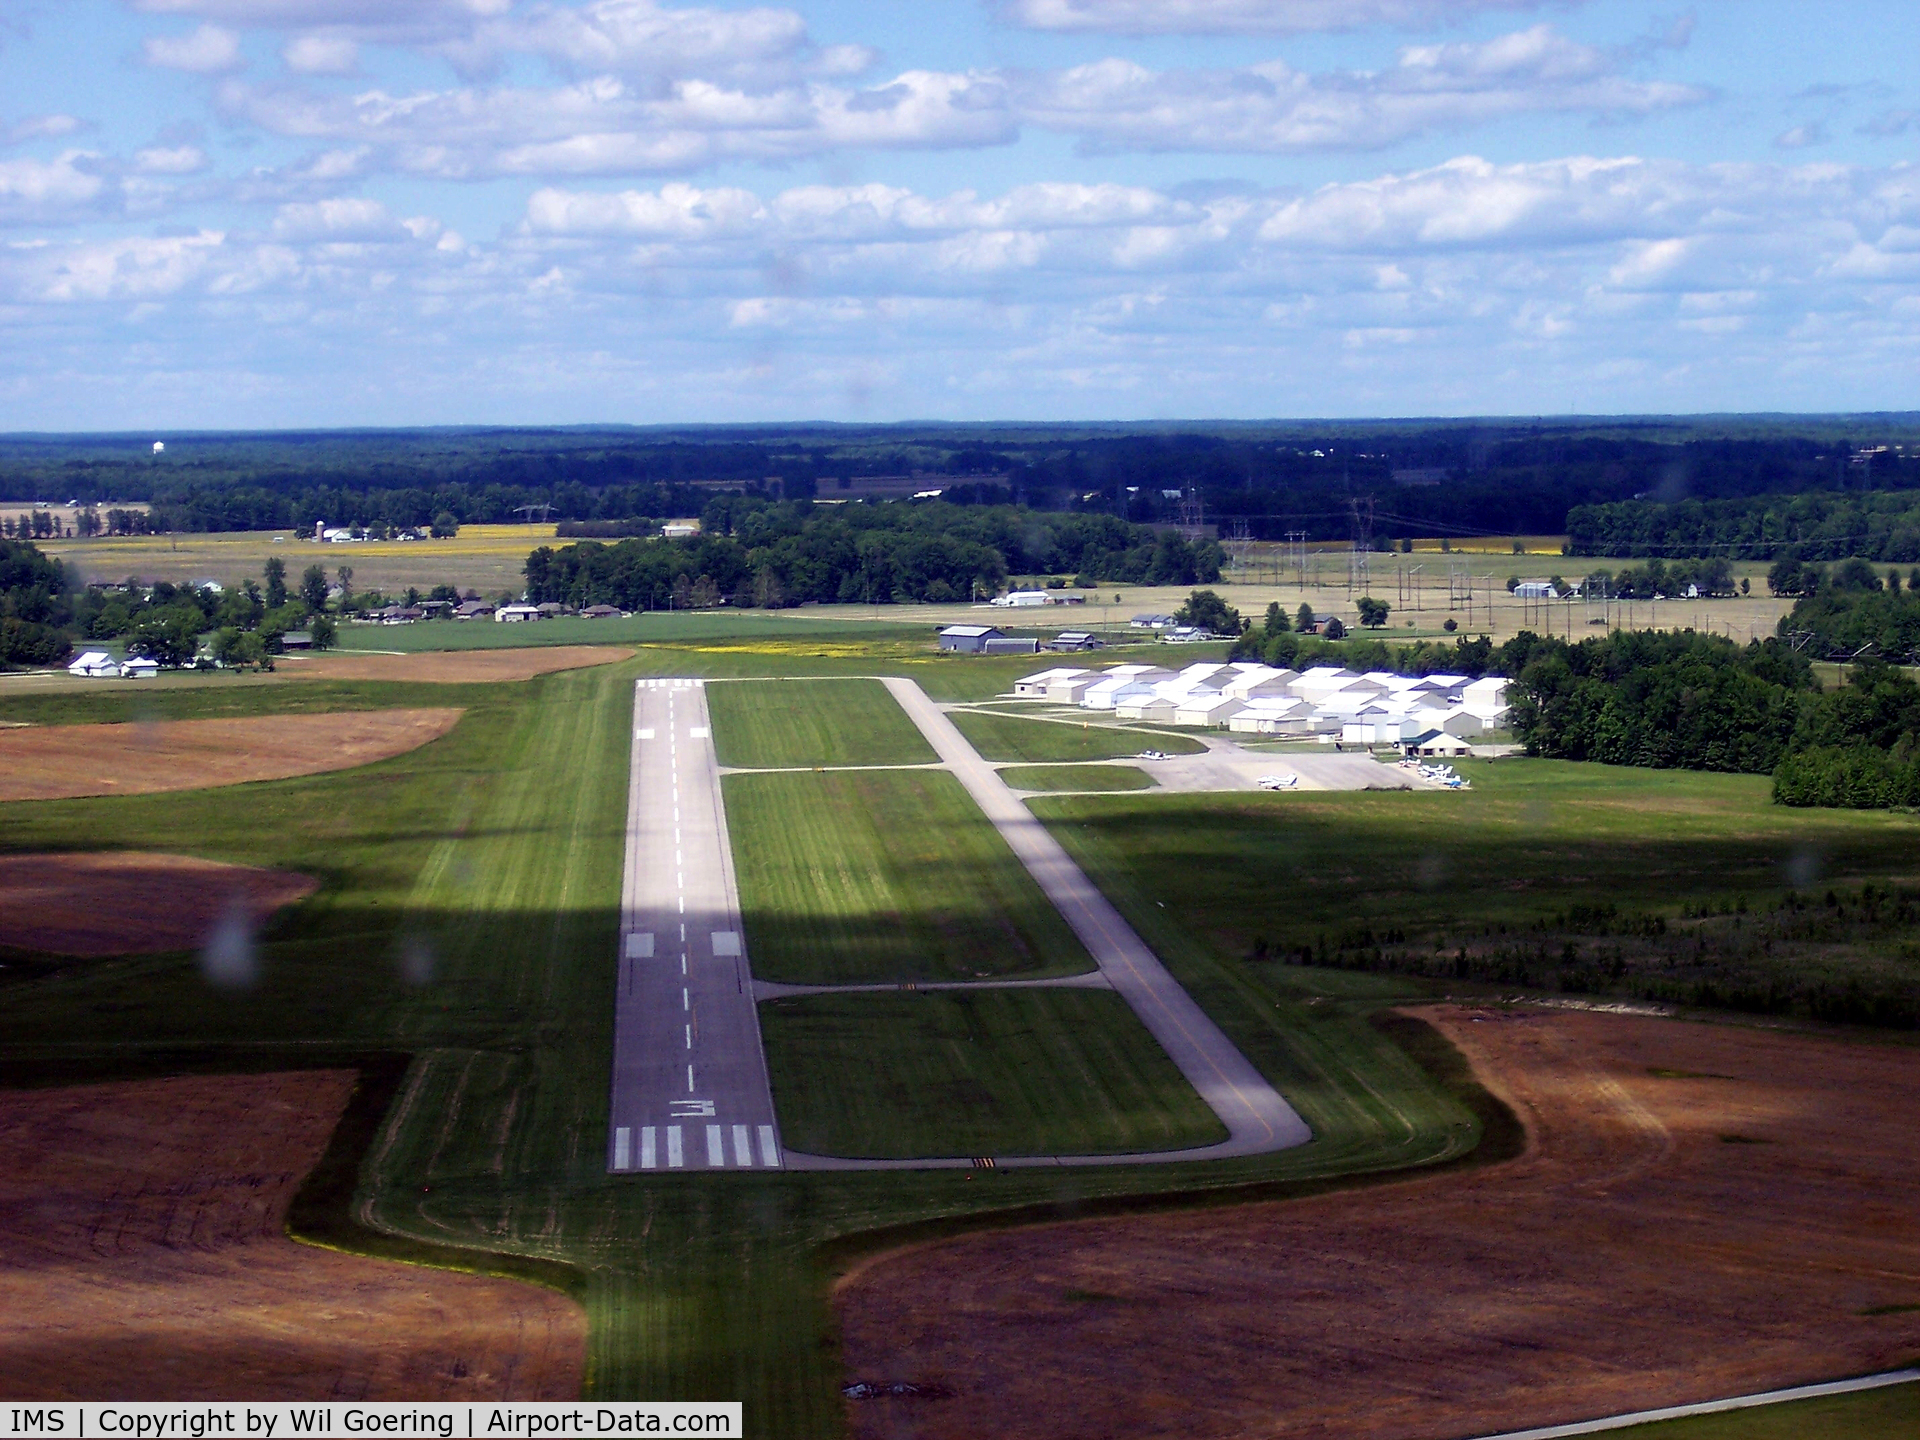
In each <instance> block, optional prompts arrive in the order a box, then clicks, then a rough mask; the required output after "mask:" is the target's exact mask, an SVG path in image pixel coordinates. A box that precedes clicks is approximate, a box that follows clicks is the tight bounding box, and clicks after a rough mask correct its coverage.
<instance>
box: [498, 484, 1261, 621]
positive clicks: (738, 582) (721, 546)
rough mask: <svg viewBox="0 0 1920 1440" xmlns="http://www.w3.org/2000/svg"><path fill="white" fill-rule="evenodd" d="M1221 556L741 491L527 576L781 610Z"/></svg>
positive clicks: (935, 513)
mask: <svg viewBox="0 0 1920 1440" xmlns="http://www.w3.org/2000/svg"><path fill="white" fill-rule="evenodd" d="M1224 559H1225V556H1224V554H1223V553H1222V551H1221V549H1220V547H1219V546H1218V545H1217V544H1215V543H1213V542H1212V541H1201V542H1199V543H1197V544H1196V543H1192V542H1189V541H1188V540H1186V539H1184V538H1183V537H1181V536H1180V535H1178V534H1174V533H1172V532H1168V531H1158V532H1156V531H1155V530H1154V529H1152V528H1150V527H1148V526H1145V525H1131V524H1128V523H1126V522H1125V521H1122V520H1118V519H1116V518H1114V517H1112V516H1105V515H1064V514H1053V513H1044V512H1039V511H1033V510H1029V509H1026V508H1024V507H1019V506H985V507H966V506H957V505H951V504H947V503H945V502H941V501H935V502H928V503H922V504H915V505H847V506H827V505H815V504H812V503H810V502H807V501H777V502H776V501H770V500H768V499H766V498H765V497H762V496H751V495H741V496H732V497H719V498H716V499H715V500H713V501H712V502H710V503H709V505H708V506H707V509H706V511H705V513H704V514H703V517H702V528H701V532H700V533H699V534H698V535H694V536H689V537H686V538H684V539H680V538H676V539H660V538H647V539H640V538H636V539H628V540H622V541H618V542H617V543H614V544H603V543H600V542H597V541H592V540H582V541H577V542H575V543H574V544H571V545H565V546H561V547H559V548H558V549H556V548H554V547H552V546H544V545H543V546H541V547H540V548H538V549H536V550H535V551H534V552H533V553H532V554H531V555H530V556H528V557H527V564H526V577H527V598H528V599H529V600H531V601H533V602H535V603H543V602H548V601H552V602H556V603H559V604H564V605H595V604H607V605H618V606H619V607H620V608H622V609H625V610H645V609H652V610H665V609H683V608H699V607H703V606H708V605H715V604H718V603H720V602H721V601H722V600H723V599H724V600H726V601H728V602H729V603H732V604H736V605H741V606H752V607H756V608H780V607H783V606H789V605H798V604H803V603H807V602H843V603H846V602H851V603H872V604H891V603H896V602H900V603H906V602H915V601H932V602H936V603H938V602H945V601H954V600H968V599H973V598H982V599H984V598H987V597H990V596H992V595H995V594H998V593H999V592H1000V590H1001V589H1002V588H1004V587H1005V586H1006V584H1007V583H1008V581H1009V580H1010V579H1014V578H1018V577H1040V576H1066V575H1071V576H1073V577H1075V579H1076V581H1077V582H1080V583H1085V584H1108V583H1113V584H1133V585H1143V584H1144V585H1192V584H1204V583H1211V582H1213V581H1217V580H1218V579H1219V577H1220V567H1221V565H1222V563H1223V561H1224Z"/></svg>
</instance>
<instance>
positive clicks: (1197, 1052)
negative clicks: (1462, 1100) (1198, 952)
mask: <svg viewBox="0 0 1920 1440" xmlns="http://www.w3.org/2000/svg"><path fill="white" fill-rule="evenodd" d="M884 683H885V685H886V687H887V689H888V691H890V692H891V693H892V695H893V698H894V699H895V700H897V701H899V702H900V708H901V709H902V710H905V711H906V712H907V715H908V716H909V717H910V718H911V719H912V720H913V722H914V724H915V725H917V726H919V727H920V733H921V734H923V735H925V736H926V737H927V741H928V743H929V744H931V745H932V746H933V748H934V752H935V753H936V754H938V755H939V757H940V759H941V760H942V761H944V762H945V764H946V766H947V768H948V769H949V770H951V771H952V772H953V774H954V776H955V778H957V779H958V780H959V781H960V783H961V784H962V785H963V786H965V787H966V790H967V793H968V794H970V795H971V796H973V799H974V802H975V803H976V804H977V805H979V807H980V809H981V811H982V812H983V813H985V815H986V817H987V819H989V820H991V821H992V822H993V824H994V827H995V828H996V829H997V830H999V832H1000V834H1001V836H1002V838H1004V839H1005V840H1006V842H1007V844H1008V846H1009V847H1010V848H1011V849H1012V850H1013V853H1014V854H1015V855H1017V856H1018V857H1019V858H1020V863H1021V864H1023V865H1025V866H1026V867H1027V870H1028V873H1030V874H1031V875H1032V876H1033V878H1034V880H1035V881H1036V882H1038V884H1039V886H1040V888H1041V890H1042V891H1044V892H1045V893H1046V896H1047V898H1048V899H1049V900H1051V901H1052V902H1053V903H1054V905H1055V907H1056V908H1058V909H1059V911H1060V914H1061V916H1062V917H1063V918H1064V919H1065V920H1066V922H1067V924H1068V925H1070V926H1071V927H1072V928H1073V932H1074V934H1076V935H1078V936H1079V937H1080V941H1081V943H1082V944H1083V945H1085V946H1086V947H1087V953H1088V954H1090V955H1091V956H1092V957H1093V960H1094V963H1095V964H1096V965H1098V966H1099V967H1100V973H1101V975H1103V976H1105V977H1106V980H1107V983H1108V984H1109V985H1111V986H1112V987H1113V988H1114V989H1115V990H1117V991H1118V992H1119V993H1120V995H1121V997H1122V998H1123V999H1125V1000H1126V1002H1127V1003H1128V1004H1129V1005H1130V1006H1132V1007H1133V1011H1134V1013H1135V1014H1136V1015H1138V1016H1139V1017H1140V1020H1141V1023H1142V1024H1144V1025H1145V1026H1146V1027H1147V1030H1148V1031H1149V1032H1150V1033H1151V1034H1152V1035H1153V1038H1154V1039H1156V1040H1158V1041H1159V1042H1160V1045H1161V1047H1162V1048H1163V1049H1164V1050H1165V1051H1166V1052H1167V1054H1168V1056H1169V1057H1170V1058H1171V1059H1172V1060H1173V1063H1174V1064H1175V1065H1177V1066H1179V1068H1180V1073H1181V1074H1182V1075H1184V1076H1186V1077H1187V1082H1188V1083H1189V1084H1191V1085H1192V1086H1193V1088H1194V1089H1195V1090H1197V1091H1198V1092H1199V1094H1200V1098H1201V1099H1202V1100H1205V1101H1206V1102H1207V1104H1208V1105H1209V1106H1210V1107H1211V1108H1212V1110H1213V1113H1214V1114H1216V1115H1218V1116H1219V1117H1220V1120H1221V1122H1222V1123H1223V1124H1224V1125H1225V1126H1226V1127H1227V1138H1226V1139H1225V1140H1223V1141H1222V1142H1220V1143H1219V1144H1218V1145H1204V1146H1197V1147H1195V1148H1193V1149H1189V1150H1160V1151H1153V1152H1150V1153H1144V1154H1127V1155H1071V1156H1069V1155H1055V1156H1039V1155H1028V1156H1007V1157H1004V1158H999V1159H996V1160H995V1163H996V1164H997V1165H1000V1166H1002V1167H1007V1166H1016V1165H1138V1164H1140V1163H1142V1162H1145V1161H1151V1162H1156V1163H1159V1164H1166V1163H1168V1162H1170V1161H1177V1160H1224V1159H1230V1158H1232V1157H1235V1156H1241V1155H1264V1154H1267V1153H1269V1152H1271V1151H1274V1150H1285V1149H1289V1148H1291V1147H1292V1146H1295V1145H1304V1144H1305V1143H1306V1142H1307V1141H1309V1140H1311V1139H1312V1138H1313V1131H1312V1130H1310V1129H1309V1128H1308V1126H1307V1122H1306V1121H1304V1120H1302V1119H1301V1118H1300V1116H1299V1115H1298V1114H1297V1113H1296V1112H1295V1110H1294V1108H1293V1107H1292V1106H1291V1105H1289V1104H1288V1103H1287V1102H1286V1100H1285V1098H1284V1097H1283V1096H1282V1095H1281V1094H1280V1092H1279V1091H1278V1090H1276V1089H1274V1088H1273V1086H1272V1085H1271V1084H1270V1083H1269V1082H1268V1080H1267V1078H1266V1076H1264V1075H1262V1074H1261V1073H1260V1072H1259V1071H1258V1070H1256V1069H1255V1068H1254V1066H1253V1062H1252V1061H1250V1060H1248V1059H1247V1057H1246V1056H1245V1055H1242V1054H1241V1053H1240V1047H1239V1046H1237V1045H1235V1044H1234V1043H1233V1041H1231V1040H1229V1039H1228V1038H1227V1036H1226V1033H1225V1032H1224V1031H1222V1030H1221V1029H1220V1027H1219V1026H1218V1025H1216V1024H1214V1023H1213V1021H1212V1020H1211V1019H1210V1018H1208V1016H1207V1013H1206V1011H1204V1010H1202V1009H1201V1008H1200V1007H1199V1005H1198V1004H1196V1003H1195V1001H1194V999H1193V997H1192V996H1191V995H1189V994H1188V993H1187V992H1186V989H1185V987H1184V986H1182V985H1181V984H1180V982H1179V981H1178V980H1175V979H1174V978H1173V976H1172V975H1170V974H1168V973H1167V968H1166V966H1164V965H1162V964H1161V963H1160V957H1159V956H1157V955H1155V954H1154V953H1153V951H1152V950H1150V949H1148V948H1147V945H1146V942H1144V941H1143V940H1141V938H1140V937H1139V936H1138V935H1136V934H1135V933H1134V931H1133V927H1132V926H1131V925H1129V924H1127V922H1126V921H1125V920H1124V919H1122V918H1121V915H1120V912H1119V911H1118V910H1116V909H1114V908H1113V905H1112V903H1111V902H1110V901H1109V900H1108V899H1107V897H1106V896H1105V895H1103V894H1101V892H1100V889H1099V887H1098V886H1096V885H1095V884H1094V883H1093V882H1092V881H1091V880H1089V879H1088V878H1087V876H1086V872H1085V871H1083V870H1082V869H1081V868H1080V867H1079V866H1078V865H1077V864H1075V863H1074V861H1073V857H1072V856H1070V855H1068V854H1067V852H1066V851H1065V850H1064V849H1063V848H1062V847H1061V845H1060V842H1059V841H1058V840H1056V839H1054V838H1053V833H1052V832H1051V831H1049V830H1048V829H1047V827H1046V826H1045V825H1043V824H1041V823H1040V821H1038V820H1037V819H1035V818H1034V816H1033V812H1032V811H1030V810H1028V809H1027V807H1026V806H1025V805H1024V804H1023V803H1021V801H1020V800H1019V798H1018V797H1017V796H1015V794H1014V793H1013V791H1012V790H1011V789H1010V788H1009V787H1008V785H1007V782H1006V781H1004V780H1002V779H1001V778H1000V773H999V772H998V771H997V770H995V769H994V768H993V767H992V766H991V765H989V764H988V763H987V762H986V761H984V760H982V759H981V758H980V756H979V753H978V752H977V751H975V750H974V748H973V746H972V745H970V744H968V743H967V739H966V737H965V736H964V735H962V734H961V733H960V731H959V729H958V728H957V727H956V726H955V725H954V723H953V721H951V720H949V719H948V718H947V716H946V715H945V714H944V713H943V712H942V711H941V710H940V708H939V707H938V706H936V705H935V704H934V703H933V702H932V701H931V700H929V699H928V698H927V696H926V692H925V691H923V690H921V688H920V687H919V686H918V685H916V684H914V683H913V681H911V680H903V679H897V678H889V679H887V680H885V682H884ZM788 1161H789V1165H790V1166H791V1168H794V1169H832V1170H843V1169H844V1170H866V1169H906V1168H926V1167H933V1166H941V1165H971V1164H973V1163H974V1162H973V1161H972V1160H971V1159H947V1160H848V1159H839V1158H836V1157H829V1156H821V1155H798V1154H796V1155H792V1156H790V1157H788Z"/></svg>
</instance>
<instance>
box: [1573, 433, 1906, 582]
mask: <svg viewBox="0 0 1920 1440" xmlns="http://www.w3.org/2000/svg"><path fill="white" fill-rule="evenodd" d="M1859 468H1860V473H1859V474H1858V475H1856V476H1855V477H1853V479H1854V483H1855V485H1856V486H1857V485H1859V484H1860V483H1862V482H1864V481H1866V480H1868V479H1869V478H1871V480H1872V483H1873V484H1874V485H1876V486H1885V485H1888V484H1890V483H1894V482H1896V481H1898V482H1901V483H1904V482H1905V481H1906V480H1907V478H1908V471H1909V469H1910V462H1909V461H1908V460H1907V459H1906V457H1904V456H1897V457H1894V461H1893V462H1892V463H1889V462H1882V463H1879V464H1877V465H1875V466H1874V467H1873V473H1872V475H1871V477H1869V476H1868V474H1867V473H1866V471H1865V468H1864V467H1859ZM1566 531H1567V553H1568V554H1569V555H1618V556H1634V557H1650V556H1658V557H1664V558H1667V559H1673V558H1678V557H1704V556H1718V557H1722V558H1725V559H1734V560H1774V559H1783V558H1791V559H1796V560H1802V561H1823V560H1842V559H1845V558H1847V557H1848V556H1860V557H1864V558H1865V559H1868V560H1877V561H1883V562H1886V561H1891V562H1895V563H1898V564H1902V565H1909V564H1912V563H1914V562H1915V561H1920V494H1915V493H1913V492H1911V491H1908V490H1887V489H1877V490H1874V491H1860V490H1858V489H1856V490H1854V491H1851V492H1838V491H1832V490H1824V491H1810V492H1806V493H1801V494H1786V493H1776V494H1768V495H1757V496H1747V497H1742V498H1739V499H1730V500H1692V499H1690V500H1684V501H1679V502H1677V503H1673V504H1660V503H1657V502H1654V501H1647V500H1638V499H1635V500H1625V501H1619V502H1615V503H1612V504H1604V505H1576V506H1574V507H1573V508H1572V509H1570V510H1569V511H1568V512H1567V524H1566Z"/></svg>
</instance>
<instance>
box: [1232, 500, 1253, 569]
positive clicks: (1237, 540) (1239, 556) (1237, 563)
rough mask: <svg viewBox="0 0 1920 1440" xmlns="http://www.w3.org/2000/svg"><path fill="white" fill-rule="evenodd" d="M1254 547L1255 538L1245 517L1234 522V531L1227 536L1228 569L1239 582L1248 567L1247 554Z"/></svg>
mask: <svg viewBox="0 0 1920 1440" xmlns="http://www.w3.org/2000/svg"><path fill="white" fill-rule="evenodd" d="M1252 547H1253V537H1252V535H1251V533H1250V532H1249V531H1248V529H1247V522H1246V518H1245V517H1244V516H1243V517H1241V518H1240V519H1238V520H1235V521H1234V522H1233V529H1232V531H1231V532H1230V533H1229V534H1228V536H1227V568H1228V569H1229V570H1231V571H1232V572H1233V576H1234V578H1235V579H1236V580H1237V579H1239V578H1240V576H1241V572H1242V571H1244V570H1245V569H1246V566H1247V552H1248V551H1249V550H1250V549H1252Z"/></svg>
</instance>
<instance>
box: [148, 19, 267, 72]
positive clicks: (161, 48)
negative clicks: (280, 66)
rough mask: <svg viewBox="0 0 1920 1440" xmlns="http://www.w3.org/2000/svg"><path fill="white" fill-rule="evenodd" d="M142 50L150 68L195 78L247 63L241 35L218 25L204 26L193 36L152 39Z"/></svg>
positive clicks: (233, 68) (149, 39)
mask: <svg viewBox="0 0 1920 1440" xmlns="http://www.w3.org/2000/svg"><path fill="white" fill-rule="evenodd" d="M142 48H143V49H144V51H145V54H146V59H147V63H148V64H149V65H158V66H160V67H161V68H162V69H166V70H185V71H188V72H190V73H192V74H195V75H217V74H219V73H220V72H221V71H223V70H236V69H238V68H239V67H240V66H241V65H242V64H244V63H245V62H244V61H243V60H242V59H241V57H240V37H239V35H237V34H235V33H234V32H233V31H231V30H227V29H223V28H222V27H221V26H218V25H202V26H201V27H200V28H199V29H198V30H195V31H194V32H193V33H192V34H190V35H154V36H150V37H148V39H147V40H146V42H145V44H144V46H143V47H142Z"/></svg>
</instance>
